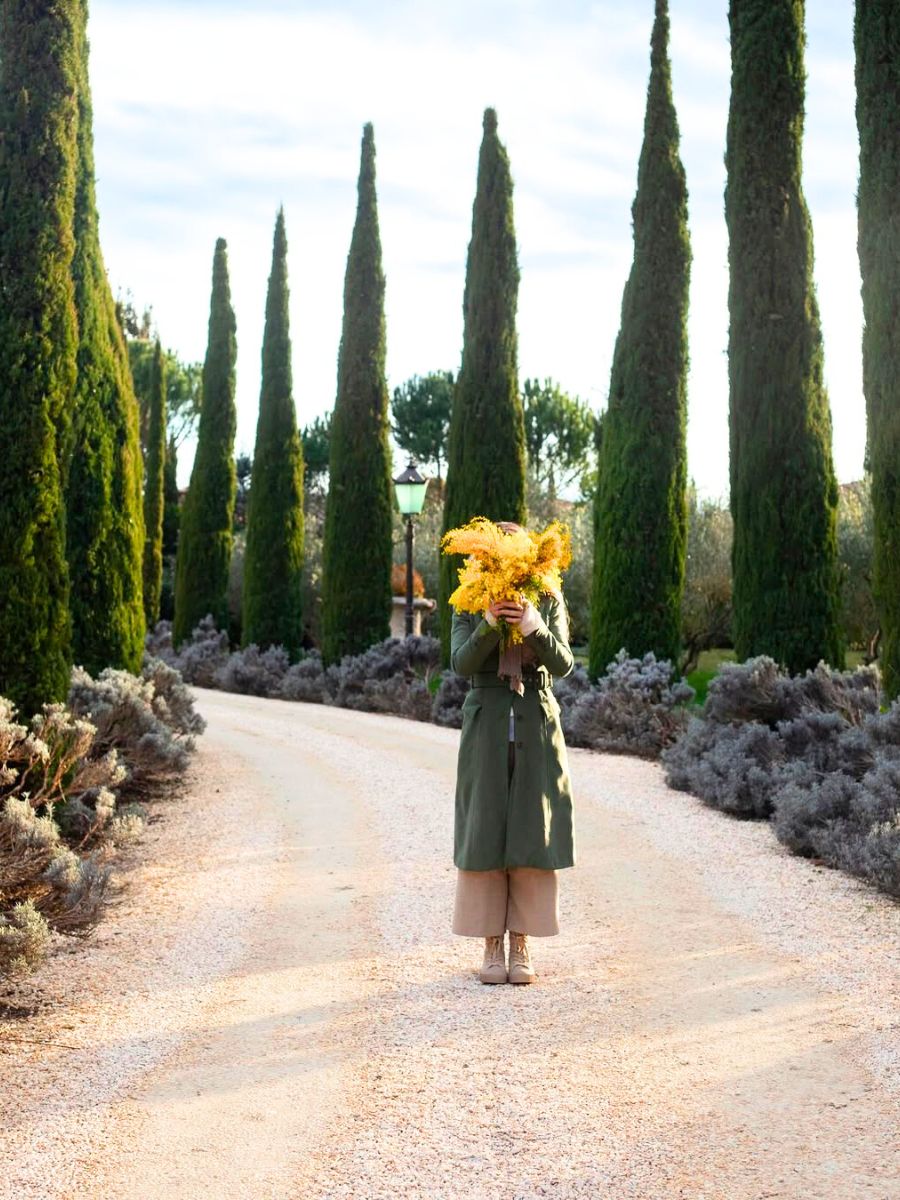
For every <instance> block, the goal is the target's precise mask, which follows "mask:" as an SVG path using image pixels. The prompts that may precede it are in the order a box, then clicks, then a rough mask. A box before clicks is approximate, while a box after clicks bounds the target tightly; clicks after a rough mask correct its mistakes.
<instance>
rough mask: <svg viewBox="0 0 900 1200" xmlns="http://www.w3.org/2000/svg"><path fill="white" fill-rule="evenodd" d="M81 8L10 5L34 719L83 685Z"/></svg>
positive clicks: (3, 629)
mask: <svg viewBox="0 0 900 1200" xmlns="http://www.w3.org/2000/svg"><path fill="white" fill-rule="evenodd" d="M79 31H80V8H79V5H78V3H76V2H75V0H58V2H57V3H54V4H52V5H47V4H46V3H37V2H36V0H5V2H4V3H3V4H2V5H0V46H2V52H0V695H3V696H6V697H8V698H9V699H10V700H12V701H13V702H14V703H15V704H16V705H17V706H18V708H19V711H20V713H21V714H22V715H23V716H25V717H28V716H30V715H31V713H32V712H34V711H35V710H37V709H39V708H40V705H41V704H42V703H43V702H45V701H54V700H62V699H64V698H65V696H66V693H67V692H68V687H69V674H70V669H71V661H72V660H71V626H70V619H69V608H68V604H69V580H68V568H67V564H66V555H65V507H64V502H63V491H62V482H61V478H60V467H59V459H60V456H61V453H62V452H63V451H64V449H65V446H66V444H67V442H68V438H67V436H66V435H67V430H68V427H69V423H70V410H71V405H72V396H73V392H74V388H75V359H76V349H77V340H78V335H77V320H76V315H75V303H74V289H73V284H72V272H71V267H72V255H73V252H74V237H73V220H74V211H75V175H76V157H77V150H76V140H77V130H78V53H79V37H80V32H79Z"/></svg>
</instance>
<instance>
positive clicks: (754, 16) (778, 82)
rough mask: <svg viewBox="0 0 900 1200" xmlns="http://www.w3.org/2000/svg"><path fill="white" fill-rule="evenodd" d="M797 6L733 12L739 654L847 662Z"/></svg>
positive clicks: (729, 210) (737, 1) (797, 663)
mask: <svg viewBox="0 0 900 1200" xmlns="http://www.w3.org/2000/svg"><path fill="white" fill-rule="evenodd" d="M803 9H804V6H803V4H802V2H800V0H732V2H731V6H730V10H729V23H730V26H731V66H732V75H731V107H730V110H729V115H728V136H727V147H726V156H725V157H726V165H727V171H728V182H727V186H726V191H725V216H726V220H727V224H728V233H729V250H728V261H729V267H730V272H731V274H730V285H729V293H728V307H729V312H730V316H731V322H730V328H729V336H728V373H729V385H730V406H729V407H730V411H729V417H730V448H731V459H730V483H731V512H732V516H733V519H734V548H733V553H732V563H733V575H734V645H735V650H736V652H737V656H738V658H739V659H743V658H746V657H748V656H749V655H755V654H769V655H771V656H772V657H773V658H774V659H776V660H777V661H778V662H780V663H782V664H783V665H784V666H785V667H787V669H788V670H790V671H792V672H797V671H802V670H805V669H807V668H809V667H814V666H815V665H816V663H817V662H818V661H819V660H820V659H824V660H825V661H827V662H829V663H831V664H832V665H833V666H838V667H839V666H841V665H842V664H843V647H842V645H841V638H840V633H839V597H840V591H839V576H838V564H837V534H836V514H837V503H838V488H837V481H836V478H835V474H834V467H833V464H832V457H831V413H830V410H829V405H828V397H827V394H826V391H825V386H824V382H823V349H822V334H821V329H820V324H819V311H818V304H817V301H816V295H815V289H814V285H813V250H812V230H811V226H810V220H809V213H808V211H807V208H806V202H805V200H804V198H803V192H802V189H801V180H800V176H801V150H802V135H803V106H804V86H805V79H804V67H803V52H804V29H803Z"/></svg>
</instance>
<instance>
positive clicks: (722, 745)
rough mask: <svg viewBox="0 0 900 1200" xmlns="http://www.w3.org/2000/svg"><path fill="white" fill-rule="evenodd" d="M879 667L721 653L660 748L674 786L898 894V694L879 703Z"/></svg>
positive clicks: (795, 848) (801, 850)
mask: <svg viewBox="0 0 900 1200" xmlns="http://www.w3.org/2000/svg"><path fill="white" fill-rule="evenodd" d="M879 700H880V689H879V678H878V673H877V671H876V670H875V668H873V667H863V668H860V669H859V670H856V671H834V670H832V669H831V668H829V667H827V666H825V664H822V663H820V664H819V666H818V667H817V668H816V669H815V670H814V671H806V672H805V673H804V674H802V675H797V676H790V675H787V674H786V673H784V672H782V671H780V670H779V669H778V668H777V666H776V664H775V663H774V662H773V661H772V660H771V659H769V658H766V657H758V658H755V659H749V660H748V661H747V662H746V663H740V664H737V663H736V664H724V665H723V667H722V670H721V673H720V675H719V676H717V677H716V678H715V679H714V680H712V681H711V683H710V686H709V693H708V697H707V701H706V703H705V704H704V707H703V711H702V714H701V715H700V716H698V717H695V718H694V719H693V720H692V721H691V722H690V723H689V725H688V727H687V729H686V730H685V732H684V734H683V735H682V736H681V737H680V738H679V739H678V741H676V743H675V744H674V745H673V746H671V747H669V748H668V749H667V750H665V751H664V752H663V754H662V764H663V767H664V769H665V772H666V779H667V782H668V783H669V785H670V786H671V787H674V788H679V789H682V790H687V791H691V792H693V793H695V794H696V795H697V796H699V797H700V798H701V799H702V800H704V801H705V802H706V803H708V804H711V805H713V806H714V807H716V808H720V809H723V810H724V811H726V812H732V813H736V814H740V815H744V816H754V817H769V818H770V820H771V823H772V828H773V830H774V832H775V835H776V836H777V837H778V839H779V840H780V841H781V842H782V843H783V844H784V845H785V846H787V847H789V848H790V849H791V850H793V851H794V852H795V853H797V854H802V855H806V856H810V857H816V858H819V859H821V860H822V861H824V862H825V863H828V864H829V865H831V866H834V867H839V868H841V869H843V870H845V871H849V872H851V873H852V874H854V875H858V876H860V877H861V878H864V879H867V880H869V881H870V882H871V883H873V884H875V885H876V886H877V887H880V888H882V889H883V890H884V891H887V892H889V893H891V894H892V895H900V701H895V702H894V704H893V705H892V706H891V707H890V708H889V709H888V710H887V711H885V712H880V711H879Z"/></svg>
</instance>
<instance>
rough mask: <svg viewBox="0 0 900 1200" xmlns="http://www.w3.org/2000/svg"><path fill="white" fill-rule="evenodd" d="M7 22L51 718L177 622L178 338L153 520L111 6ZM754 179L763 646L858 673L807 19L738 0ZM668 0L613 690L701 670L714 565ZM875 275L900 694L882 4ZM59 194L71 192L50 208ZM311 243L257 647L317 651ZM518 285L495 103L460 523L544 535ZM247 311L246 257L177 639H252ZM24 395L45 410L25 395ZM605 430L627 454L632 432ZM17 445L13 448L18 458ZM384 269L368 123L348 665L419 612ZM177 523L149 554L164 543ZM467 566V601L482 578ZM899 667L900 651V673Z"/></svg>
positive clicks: (884, 582)
mask: <svg viewBox="0 0 900 1200" xmlns="http://www.w3.org/2000/svg"><path fill="white" fill-rule="evenodd" d="M41 11H42V14H44V17H43V19H42V20H41V21H40V22H38V21H37V20H36V17H37V15H38V14H37V6H35V5H34V4H33V3H27V2H25V0H16V2H14V3H8V4H5V5H4V6H3V7H2V8H0V20H2V25H0V36H2V39H3V41H2V45H3V51H4V52H3V57H2V70H0V132H2V135H3V136H2V137H0V288H2V296H3V305H2V307H0V395H2V396H3V397H4V399H5V400H6V404H5V409H6V410H8V411H4V414H3V415H4V418H5V419H4V420H3V421H2V422H0V514H2V515H0V522H2V527H3V536H2V537H0V692H3V693H4V694H6V695H9V696H11V697H12V698H13V699H14V700H15V701H16V702H17V703H19V704H20V706H23V707H25V706H30V707H35V706H36V705H37V704H38V703H40V702H41V701H43V700H46V699H53V698H59V697H61V696H62V695H64V694H65V690H66V687H67V683H68V671H69V666H70V664H71V662H72V660H73V657H74V658H75V659H76V660H77V661H81V662H83V663H84V665H85V666H87V667H88V668H89V669H92V670H98V669H100V668H101V667H102V666H105V665H109V664H112V665H120V666H125V667H128V668H130V669H132V670H134V669H137V666H138V665H139V662H140V655H141V647H142V639H143V629H144V624H145V621H152V620H153V619H155V615H156V614H157V613H158V606H159V590H160V579H161V539H162V536H163V516H164V504H163V487H164V479H165V470H166V469H167V467H169V465H170V464H167V463H166V454H165V445H164V441H165V384H164V379H163V369H162V356H161V351H160V349H159V347H158V346H157V347H156V348H155V355H154V364H153V381H152V396H151V406H150V427H149V431H148V453H147V464H146V481H147V482H146V487H145V490H144V500H143V508H142V505H141V461H140V453H139V445H138V432H137V407H136V403H135V399H134V393H133V388H132V385H131V380H130V375H129V371H128V366H127V358H126V355H125V348H124V343H123V339H122V334H121V331H120V329H119V325H118V322H117V320H116V314H115V308H114V305H113V302H112V296H111V294H110V291H109V286H108V284H107V282H106V276H105V271H104V269H103V261H102V256H101V252H100V244H99V233H98V220H97V210H96V200H95V195H94V170H93V147H92V131H91V124H92V117H91V100H90V90H89V85H88V71H87V37H86V21H87V10H86V5H85V4H84V3H80V2H78V0H61V2H60V3H59V4H57V5H55V6H53V8H52V9H51V10H48V12H47V13H44V9H43V8H42V10H41ZM729 21H730V26H731V43H732V97H731V107H730V111H729V124H728V142H727V152H726V161H727V167H728V187H727V192H726V219H727V223H728V229H729V239H730V241H729V262H730V270H731V276H730V290H729V309H730V315H731V322H730V329H729V374H730V412H729V416H730V436H731V489H732V511H733V514H734V521H735V551H734V591H735V596H734V603H735V614H736V619H735V639H736V648H737V651H738V654H739V656H741V657H744V656H746V655H748V654H752V653H758V652H763V651H765V652H767V653H770V654H773V655H774V656H775V657H777V658H779V659H780V660H781V661H782V662H784V663H785V664H786V665H787V666H788V667H790V668H791V669H792V670H797V669H801V668H802V667H805V666H809V665H813V663H814V662H815V661H817V660H818V658H820V657H824V658H826V659H827V660H828V661H830V662H832V663H833V664H839V663H840V662H841V661H842V655H843V650H842V647H841V645H840V639H839V636H838V632H837V630H838V611H837V594H838V578H837V567H836V544H835V509H836V502H837V485H836V480H835V476H834V470H833V466H832V461H831V446H830V442H831V424H830V414H829V408H828V400H827V395H826V393H825V389H824V385H823V366H822V358H823V355H822V339H821V331H820V326H819V317H818V311H817V306H816V300H815V292H814V288H813V284H812V238H811V231H810V222H809V216H808V212H807V209H806V205H805V202H804V199H803V195H802V190H801V187H800V159H801V143H802V118H803V88H804V82H803V40H804V32H803V5H802V4H801V3H798V2H796V0H732V2H731V5H730V10H729ZM668 31H669V17H668V6H667V3H666V0H656V12H655V19H654V26H653V33H652V38H651V61H650V81H649V86H648V93H647V111H646V116H645V125H644V142H643V147H642V151H641V158H640V164H639V170H638V187H637V193H636V196H635V201H634V205H633V208H632V215H633V221H634V241H635V246H634V261H633V265H632V270H631V273H630V275H629V278H628V281H627V283H626V287H625V291H624V294H623V301H622V321H621V327H620V331H619V335H618V338H617V342H616V348H615V353H614V358H613V367H612V376H611V384H610V398H609V406H608V408H607V411H606V412H605V414H604V415H603V419H602V422H598V433H597V450H598V462H599V472H598V479H599V482H598V488H597V493H596V496H595V503H594V513H595V530H596V539H597V566H596V574H595V588H594V605H593V622H592V633H591V673H592V674H593V675H596V674H599V672H600V671H601V670H602V669H603V666H604V665H605V662H606V661H608V658H609V657H611V656H612V654H613V653H614V652H615V650H616V649H618V647H619V646H621V645H624V646H625V647H626V648H627V649H629V650H630V651H631V652H641V651H644V650H647V649H653V650H655V651H656V652H657V653H658V654H660V655H664V656H666V657H673V656H674V655H675V654H677V652H678V648H679V647H678V638H679V635H678V615H679V606H680V591H681V585H682V580H683V573H684V545H685V502H684V491H685V482H686V467H685V446H684V441H685V438H684V435H685V406H686V400H685V378H686V369H687V345H686V334H685V317H686V309H687V289H688V278H689V268H690V245H689V240H688V235H687V219H686V216H687V190H686V185H685V179H684V171H683V168H682V165H681V161H680V158H679V149H678V126H677V119H676V115H675V110H674V105H673V103H672V95H671V79H670V67H669V61H668V49H667V45H668ZM855 37H856V51H857V97H858V98H857V113H858V119H859V124H860V137H861V168H862V170H861V183H860V258H861V265H862V269H863V281H864V285H863V299H864V306H865V313H866V337H865V343H864V360H865V386H866V396H867V406H868V414H869V428H870V442H869V452H868V453H869V461H870V464H871V467H872V471H873V494H874V499H875V512H876V530H877V535H878V536H877V539H876V540H877V544H878V550H877V558H876V571H875V574H876V591H877V593H878V596H879V601H880V603H881V606H882V614H883V617H882V619H883V625H884V661H885V680H886V686H887V687H888V690H889V691H896V690H897V689H898V688H900V649H898V647H900V630H898V628H897V626H898V624H900V598H898V594H900V587H898V581H897V579H896V578H895V574H896V570H897V568H896V562H897V561H898V557H897V554H896V552H895V551H896V547H895V546H894V542H893V540H892V539H894V538H895V537H896V528H897V520H896V515H897V514H896V510H897V501H896V496H897V487H896V483H895V479H896V463H895V461H894V460H895V458H896V453H895V450H896V447H897V439H898V437H900V434H898V432H897V431H898V423H897V417H896V412H897V403H896V401H897V397H896V386H897V385H896V382H895V381H896V378H897V373H896V371H893V370H892V369H891V367H892V364H893V363H895V362H896V354H897V345H896V342H897V337H896V320H895V318H894V317H893V316H892V313H893V307H892V306H893V305H894V298H895V295H896V284H897V279H896V270H897V267H896V263H897V262H898V255H897V253H896V250H897V247H896V244H895V243H896V237H897V234H896V227H897V223H896V221H895V220H893V219H892V214H895V208H894V207H892V206H895V204H896V200H895V197H896V195H897V187H896V185H897V182H898V165H897V164H898V154H897V130H898V122H897V120H896V117H897V95H898V88H897V40H898V33H897V28H896V19H895V17H894V13H893V8H892V6H891V5H890V4H889V3H888V2H887V0H859V3H858V6H857V22H856V29H855ZM48 198H49V199H48ZM286 255H287V239H286V233H285V225H284V214H283V212H281V211H280V212H279V214H278V217H277V220H276V227H275V238H274V244H273V259H272V271H271V275H270V279H269V291H268V296H267V306H266V329H265V337H264V345H263V356H262V357H263V361H262V368H263V369H262V388H261V394H260V412H259V422H258V426H257V443H256V453H255V471H254V474H255V479H254V486H253V488H252V489H251V501H250V508H249V514H248V538H247V557H246V566H245V572H246V577H245V588H244V623H243V625H244V641H245V644H246V643H247V642H249V641H255V642H257V643H259V644H261V645H265V644H283V645H284V646H286V647H287V648H288V650H289V652H290V654H291V657H292V658H293V657H296V655H297V653H298V652H299V649H300V631H301V619H302V614H301V610H300V571H301V567H302V558H303V507H302V494H303V459H302V451H301V447H300V440H299V436H298V432H297V425H296V414H295V410H294V401H293V396H292V381H291V364H290V332H289V325H288V286H287V266H286ZM518 282H519V269H518V263H517V252H516V240H515V229H514V222H513V206H512V180H511V176H510V170H509V161H508V157H507V154H506V151H505V148H504V147H503V145H502V143H501V142H500V140H499V136H498V132H497V118H496V113H495V112H494V111H493V110H492V109H488V110H487V111H486V112H485V116H484V131H483V138H482V145H481V150H480V155H479V164H478V183H477V188H476V196H475V202H474V206H473V220H472V237H471V241H470V245H469V251H468V259H467V270H466V289H465V295H464V303H463V309H464V340H463V354H462V365H461V369H460V374H459V379H458V383H457V390H456V396H455V403H454V406H453V415H452V421H451V428H450V437H449V453H448V478H447V491H446V503H445V510H444V521H443V528H444V529H445V530H446V529H447V528H450V527H451V526H453V525H454V524H458V523H460V522H462V521H465V520H467V519H468V518H469V517H470V516H472V515H473V514H474V513H475V512H479V513H484V514H485V515H488V516H492V517H493V518H495V519H498V520H499V519H512V520H524V518H525V489H524V467H525V444H524V422H523V414H522V409H521V402H520V400H519V393H518V380H517V346H516V328H515V318H516V305H517V291H518ZM235 360H236V337H235V318H234V311H233V308H232V305H231V298H230V288H229V282H228V271H227V257H226V246H225V243H224V241H223V240H222V239H220V240H219V242H218V243H217V245H216V251H215V256H214V263H213V288H212V299H211V306H210V324H209V341H208V348H207V355H206V360H205V363H204V370H203V395H204V403H203V407H202V414H201V421H200V429H199V438H198V448H197V454H196V457H195V463H194V469H193V473H192V477H191V486H190V489H189V492H188V496H187V499H186V501H185V506H184V512H183V515H182V528H181V536H180V543H179V547H178V559H177V566H176V579H175V629H174V637H175V640H176V644H178V643H179V642H180V641H182V640H184V639H185V638H186V637H188V636H189V635H190V632H191V630H192V629H193V627H194V625H195V624H196V623H197V622H198V621H199V620H200V619H201V618H202V617H203V616H205V615H206V614H207V613H212V615H213V617H214V618H215V619H216V622H217V624H219V626H220V627H225V624H226V610H225V594H226V586H227V579H228V569H229V561H230V557H231V549H232V520H233V511H234V502H235V488H236V484H235V471H234V455H233V447H234V435H235V427H236V414H235V407H234V382H235ZM13 398H14V403H12V402H11V401H12V399H13ZM601 434H602V436H601ZM3 450H6V451H7V453H6V454H3V453H2V451H3ZM390 475H391V470H390V453H389V447H388V399H387V387H386V380H385V323H384V273H383V269H382V263H381V246H380V238H379V230H378V215H377V204H376V194H375V146H374V135H373V131H372V128H371V126H370V125H367V126H366V127H365V130H364V133H363V142H362V155H361V166H360V175H359V183H358V206H357V214H356V221H355V225H354V230H353V237H352V241H351V246H350V252H349V255H348V260H347V271H346V277H345V287H344V322H343V329H342V336H341V345H340V352H339V358H338V390H337V398H336V403H335V411H334V417H333V422H332V437H331V458H330V489H329V496H328V505H327V510H326V526H325V545H324V612H323V656H324V657H325V659H326V661H333V660H335V659H336V658H338V657H340V655H341V654H343V653H347V652H353V651H357V650H360V649H363V648H365V647H366V646H368V645H370V644H371V643H372V642H373V641H376V640H378V639H379V638H381V637H383V636H385V635H386V633H387V630H388V626H389V615H390V604H391V600H390V582H389V580H390V566H391V507H392V489H391V481H390ZM145 532H146V536H145ZM457 565H458V564H456V563H453V562H451V561H449V560H444V561H442V563H441V586H440V591H441V605H440V612H441V619H442V637H443V640H444V646H445V653H446V652H447V649H448V647H447V642H448V635H449V611H448V607H447V604H446V597H447V595H448V594H449V591H450V590H451V589H452V586H453V578H454V574H455V572H454V567H455V566H457ZM895 659H897V660H898V661H896V662H895V661H894V660H895Z"/></svg>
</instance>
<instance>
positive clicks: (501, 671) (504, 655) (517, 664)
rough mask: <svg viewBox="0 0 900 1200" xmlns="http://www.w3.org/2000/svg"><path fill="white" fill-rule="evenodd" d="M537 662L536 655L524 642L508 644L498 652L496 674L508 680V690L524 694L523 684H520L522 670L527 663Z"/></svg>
mask: <svg viewBox="0 0 900 1200" xmlns="http://www.w3.org/2000/svg"><path fill="white" fill-rule="evenodd" d="M534 662H537V655H536V654H535V652H534V651H533V650H532V648H531V647H530V646H528V645H526V644H525V642H509V643H508V644H507V646H506V648H505V649H503V650H501V651H500V661H499V663H498V664H497V674H498V675H499V676H500V677H501V678H503V679H507V678H508V679H509V688H510V691H512V692H518V693H519V695H520V696H524V694H525V684H524V683H523V682H522V668H523V667H524V666H525V665H526V664H528V663H534Z"/></svg>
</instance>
